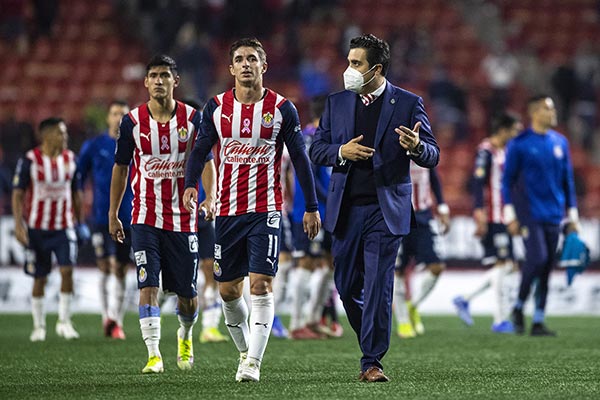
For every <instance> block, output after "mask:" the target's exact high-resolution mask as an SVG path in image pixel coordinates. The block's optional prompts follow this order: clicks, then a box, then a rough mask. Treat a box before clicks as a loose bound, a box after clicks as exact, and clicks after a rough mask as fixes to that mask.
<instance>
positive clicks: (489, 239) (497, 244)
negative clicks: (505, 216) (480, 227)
mask: <svg viewBox="0 0 600 400" xmlns="http://www.w3.org/2000/svg"><path fill="white" fill-rule="evenodd" d="M481 244H482V245H483V252H484V255H483V259H482V260H481V263H482V264H483V265H486V266H489V265H494V264H496V263H497V262H498V261H505V260H512V259H513V244H512V236H511V235H510V234H509V233H508V232H507V231H506V226H505V225H504V224H489V225H488V231H487V233H486V235H485V236H484V237H483V238H481Z"/></svg>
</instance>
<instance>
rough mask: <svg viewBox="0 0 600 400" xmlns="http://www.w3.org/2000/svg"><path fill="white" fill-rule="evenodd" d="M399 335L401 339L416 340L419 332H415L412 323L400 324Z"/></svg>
mask: <svg viewBox="0 0 600 400" xmlns="http://www.w3.org/2000/svg"><path fill="white" fill-rule="evenodd" d="M397 333H398V336H400V338H401V339H411V338H414V337H416V336H417V332H415V330H414V328H413V326H412V324H411V323H410V322H405V323H402V324H398V331H397Z"/></svg>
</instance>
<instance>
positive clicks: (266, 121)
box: [261, 112, 275, 128]
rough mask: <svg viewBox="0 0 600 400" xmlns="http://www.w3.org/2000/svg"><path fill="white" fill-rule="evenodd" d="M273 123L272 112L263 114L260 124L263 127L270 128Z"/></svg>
mask: <svg viewBox="0 0 600 400" xmlns="http://www.w3.org/2000/svg"><path fill="white" fill-rule="evenodd" d="M274 124H275V118H274V117H273V114H271V113H270V112H267V113H265V114H263V116H262V121H261V125H262V126H264V127H265V128H272V127H273V125H274Z"/></svg>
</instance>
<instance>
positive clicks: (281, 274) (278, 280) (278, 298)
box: [272, 260, 293, 308]
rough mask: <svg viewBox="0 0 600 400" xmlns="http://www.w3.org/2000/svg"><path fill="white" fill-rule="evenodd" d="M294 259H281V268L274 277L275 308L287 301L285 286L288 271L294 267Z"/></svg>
mask: <svg viewBox="0 0 600 400" xmlns="http://www.w3.org/2000/svg"><path fill="white" fill-rule="evenodd" d="M292 265H293V262H292V260H289V261H283V262H282V261H279V268H278V269H277V275H275V277H274V278H273V284H272V287H273V301H274V302H275V308H277V307H278V306H279V305H280V304H282V303H283V302H284V301H285V288H286V282H285V278H286V277H287V272H288V271H289V270H290V268H291V267H292Z"/></svg>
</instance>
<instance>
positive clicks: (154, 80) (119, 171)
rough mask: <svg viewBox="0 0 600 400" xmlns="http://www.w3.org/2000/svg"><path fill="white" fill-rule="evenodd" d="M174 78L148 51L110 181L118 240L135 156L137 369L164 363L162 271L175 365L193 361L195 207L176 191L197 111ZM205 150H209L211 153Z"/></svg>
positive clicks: (155, 369) (168, 61)
mask: <svg viewBox="0 0 600 400" xmlns="http://www.w3.org/2000/svg"><path fill="white" fill-rule="evenodd" d="M178 85H179V75H178V74H177V65H176V63H175V61H174V60H173V59H172V58H171V57H169V56H166V55H157V56H154V57H153V58H152V59H151V60H150V61H149V63H148V65H147V66H146V76H145V77H144V86H145V87H146V88H147V89H148V94H149V97H150V100H149V101H148V102H147V103H144V104H142V105H141V106H139V107H137V108H134V109H133V110H131V111H130V112H129V114H127V115H126V116H124V117H123V119H122V120H121V126H120V128H119V138H118V139H117V150H116V153H115V164H114V166H113V172H112V181H111V187H110V208H109V214H108V223H109V231H110V235H111V237H112V238H113V239H114V240H116V241H118V242H121V243H122V242H123V241H124V240H125V231H124V229H123V224H122V222H121V220H120V219H119V216H118V210H119V209H120V207H121V202H122V198H123V193H124V192H125V188H126V185H127V175H128V171H129V164H130V163H132V160H133V163H132V165H131V168H132V178H131V186H132V189H133V210H132V218H131V247H132V250H133V254H134V259H135V264H136V268H137V280H138V288H139V289H140V300H139V313H140V328H141V331H142V337H143V338H144V342H145V343H146V347H147V348H148V362H147V364H146V366H145V367H144V368H143V369H142V373H160V372H163V370H164V366H163V360H162V356H161V353H160V349H159V342H160V338H161V326H160V307H159V305H158V291H159V274H161V273H162V287H163V289H164V290H165V291H167V292H174V293H176V294H177V314H178V319H179V329H178V331H177V343H178V346H177V366H178V367H179V368H180V369H182V370H189V369H191V368H192V366H193V364H194V351H193V340H192V328H193V326H194V324H195V323H196V320H197V317H198V312H197V310H198V296H197V290H196V278H197V269H198V236H197V235H196V229H197V226H196V217H197V214H196V211H195V210H194V211H193V212H190V211H189V210H188V209H186V208H185V207H184V206H183V203H182V197H181V194H182V193H181V192H182V191H183V183H184V174H185V163H186V161H187V157H188V155H189V153H190V152H191V149H192V146H193V143H194V140H195V138H196V134H197V131H198V127H199V124H200V114H199V113H198V112H197V111H196V110H195V109H194V108H192V107H190V106H188V105H186V104H184V103H182V102H180V101H176V100H175V99H174V98H173V91H174V89H175V87H177V86H178ZM206 156H207V158H209V159H210V158H211V157H212V155H211V154H210V152H207V154H206ZM204 161H206V160H204ZM205 190H207V188H205ZM208 190H209V189H208ZM210 200H211V197H208V198H207V200H206V201H205V202H203V203H202V204H200V208H202V207H204V208H205V209H206V210H207V215H208V217H209V218H210V217H212V215H213V209H214V204H210Z"/></svg>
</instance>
